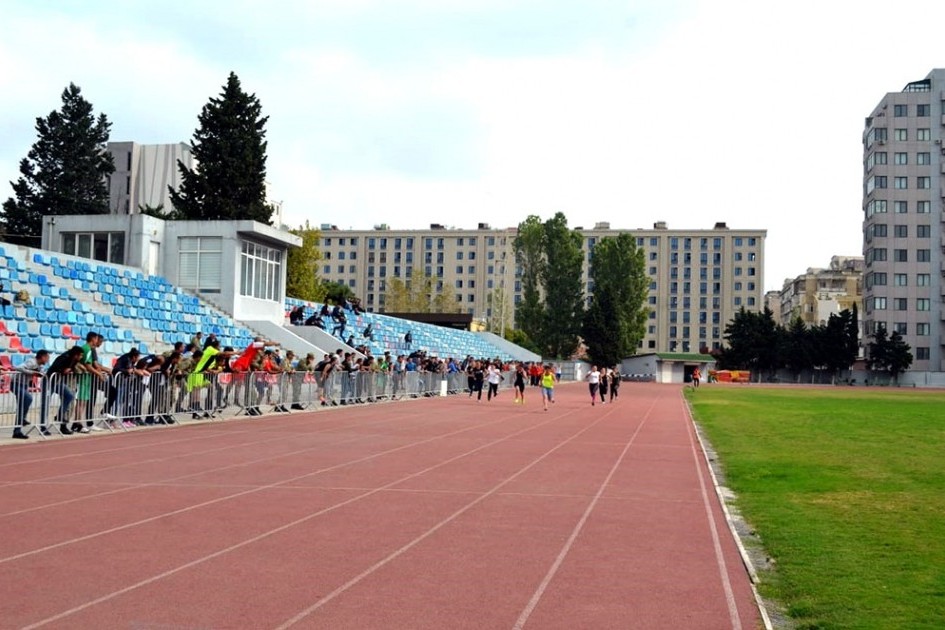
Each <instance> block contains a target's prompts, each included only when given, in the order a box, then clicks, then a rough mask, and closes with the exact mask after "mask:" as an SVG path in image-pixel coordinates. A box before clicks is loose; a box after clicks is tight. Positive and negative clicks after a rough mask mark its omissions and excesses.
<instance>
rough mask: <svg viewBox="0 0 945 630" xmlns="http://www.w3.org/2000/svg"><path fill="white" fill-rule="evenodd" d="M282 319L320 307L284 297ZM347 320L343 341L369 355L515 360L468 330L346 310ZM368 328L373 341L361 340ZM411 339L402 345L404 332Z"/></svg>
mask: <svg viewBox="0 0 945 630" xmlns="http://www.w3.org/2000/svg"><path fill="white" fill-rule="evenodd" d="M285 304H286V317H288V313H289V311H290V310H291V309H292V308H294V307H296V306H301V307H303V309H304V312H305V317H306V318H308V317H309V316H311V315H312V314H313V313H317V312H318V311H319V310H320V309H321V307H322V304H320V303H317V302H306V301H303V300H298V299H295V298H286V300H285ZM345 314H346V315H347V317H348V321H347V327H346V329H345V334H344V339H347V338H348V335H354V344H355V345H356V346H359V345H364V346H367V347H368V349H369V350H370V351H371V354H373V355H376V356H379V355H382V354H384V353H385V352H390V353H391V354H392V355H394V356H397V355H400V354H410V353H411V352H413V351H414V350H424V351H426V353H427V354H429V355H433V356H437V357H441V358H446V357H454V358H457V359H462V358H464V357H466V356H473V357H477V358H484V357H489V358H499V359H502V360H504V361H509V360H513V359H516V358H517V357H513V356H511V355H509V354H508V353H507V352H504V351H502V350H500V349H499V348H497V347H496V346H494V345H492V344H491V343H488V342H487V341H485V340H484V339H482V338H481V337H480V336H479V335H477V334H475V333H473V332H470V331H468V330H457V329H454V328H444V327H442V326H434V325H433V324H425V323H422V322H413V321H408V320H405V319H400V318H397V317H391V316H389V315H383V314H381V313H360V314H357V315H355V314H354V312H353V311H350V310H346V311H345ZM368 325H371V328H372V336H373V338H374V339H373V340H371V339H367V338H365V337H364V335H363V333H364V330H365V329H366V328H367V327H368ZM325 326H326V328H327V331H328V332H329V333H330V332H331V331H332V328H333V327H334V322H333V321H332V320H331V318H327V320H326V321H325ZM408 330H409V331H410V335H411V337H412V338H413V342H412V343H411V344H410V346H409V347H408V346H407V344H406V343H404V335H406V334H407V331H408Z"/></svg>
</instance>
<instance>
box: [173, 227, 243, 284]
mask: <svg viewBox="0 0 945 630" xmlns="http://www.w3.org/2000/svg"><path fill="white" fill-rule="evenodd" d="M243 246H244V247H245V246H246V243H244V244H243ZM178 251H179V252H180V253H179V256H180V258H179V263H178V268H177V284H179V285H180V286H181V287H183V288H185V289H193V290H195V291H197V292H201V293H219V292H220V286H221V282H220V276H221V274H222V272H223V239H222V238H220V237H219V236H185V237H181V239H180V240H179V241H178Z"/></svg>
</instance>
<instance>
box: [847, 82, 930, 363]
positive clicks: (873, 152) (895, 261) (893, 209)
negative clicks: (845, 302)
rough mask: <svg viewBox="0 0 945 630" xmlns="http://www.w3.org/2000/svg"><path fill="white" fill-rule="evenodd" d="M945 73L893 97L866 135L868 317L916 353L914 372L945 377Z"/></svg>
mask: <svg viewBox="0 0 945 630" xmlns="http://www.w3.org/2000/svg"><path fill="white" fill-rule="evenodd" d="M943 140H945V70H943V69H936V70H933V71H932V72H931V73H929V75H928V76H927V77H926V78H925V79H923V80H921V81H914V82H912V83H909V84H908V85H906V87H905V88H903V90H902V91H901V92H890V93H888V94H886V96H885V97H883V99H882V100H881V101H880V102H879V104H878V105H877V106H876V108H875V109H874V110H873V111H872V113H870V115H869V116H868V117H867V118H866V125H865V128H864V130H863V212H864V217H863V256H864V258H865V263H866V270H865V283H864V307H865V308H864V314H863V320H864V324H865V331H866V334H867V335H871V334H873V333H874V332H875V331H876V329H877V328H878V327H879V326H883V327H885V328H886V330H887V331H889V332H892V331H897V332H899V333H900V334H902V336H903V338H904V339H905V341H906V342H907V343H908V344H909V345H910V346H912V354H913V358H914V360H913V364H912V368H911V369H912V370H914V371H933V372H939V371H943V370H945V360H943V355H942V349H943V348H942V344H943V342H945V339H943V336H942V332H943V319H945V311H943V310H942V296H943V291H945V284H943V282H942V277H943V274H945V261H943V247H945V236H943V235H945V232H943V229H942V226H943V223H942V221H943V219H945V215H943V208H942V205H943V198H945V179H943V177H942V175H943V173H945V159H943Z"/></svg>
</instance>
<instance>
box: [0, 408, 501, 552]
mask: <svg viewBox="0 0 945 630" xmlns="http://www.w3.org/2000/svg"><path fill="white" fill-rule="evenodd" d="M504 421H505V419H501V420H495V421H493V422H489V423H484V424H477V425H473V426H471V427H467V428H465V429H460V430H459V431H452V432H450V433H446V434H443V435H440V436H436V437H432V438H427V439H425V440H421V441H419V442H411V443H410V444H405V445H403V446H398V447H395V448H392V449H388V450H386V451H381V452H379V453H375V454H373V455H367V456H365V457H361V458H358V459H355V460H352V461H348V462H344V463H341V464H335V465H334V466H329V467H327V468H320V469H318V470H315V471H312V472H309V473H305V474H304V475H297V476H295V477H291V478H289V479H284V480H282V481H276V482H273V483H268V484H266V485H263V486H258V487H256V488H251V489H249V490H244V491H242V492H236V493H233V494H228V495H224V496H222V497H217V498H216V499H210V500H208V501H202V502H200V503H195V504H193V505H189V506H187V507H183V508H180V509H177V510H172V511H170V512H163V513H161V514H157V515H155V516H150V517H148V518H143V519H139V520H137V521H133V522H131V523H125V524H124V525H117V526H115V527H112V528H109V529H105V530H99V531H97V532H94V533H92V534H86V535H85V536H78V537H76V538H70V539H69V540H63V541H60V542H58V543H53V544H51V545H47V546H45V547H39V548H37V549H31V550H30V551H24V552H22V553H19V554H16V555H13V556H7V557H5V558H0V564H6V563H8V562H12V561H14V560H20V559H22V558H27V557H29V556H34V555H37V554H40V553H44V552H46V551H51V550H53V549H59V548H60V547H66V546H68V545H73V544H76V543H80V542H84V541H86V540H92V539H93V538H98V537H100V536H107V535H109V534H114V533H115V532H120V531H123V530H126V529H130V528H132V527H138V526H139V525H145V524H147V523H153V522H154V521H159V520H161V519H164V518H168V517H170V516H176V515H178V514H185V513H187V512H191V511H193V510H197V509H199V508H203V507H207V506H208V505H215V504H217V503H223V502H224V501H229V500H230V499H237V498H239V497H243V496H247V495H250V494H255V493H257V492H262V491H263V490H269V489H272V488H278V487H279V486H281V485H283V484H288V483H292V482H295V481H299V480H301V479H306V478H308V477H312V476H315V475H320V474H322V473H326V472H331V471H333V470H338V469H339V468H344V467H346V466H353V465H354V464H360V463H363V462H366V461H370V460H372V459H376V458H378V457H382V456H384V455H388V454H390V453H396V452H397V451H401V450H404V449H408V448H413V447H415V446H420V445H421V444H426V443H428V442H433V441H436V440H439V439H443V438H446V437H450V436H452V435H456V434H459V433H466V432H467V431H473V430H475V429H479V428H482V427H484V426H490V425H493V424H498V423H500V422H504ZM238 465H239V464H237V466H238ZM201 474H203V473H201Z"/></svg>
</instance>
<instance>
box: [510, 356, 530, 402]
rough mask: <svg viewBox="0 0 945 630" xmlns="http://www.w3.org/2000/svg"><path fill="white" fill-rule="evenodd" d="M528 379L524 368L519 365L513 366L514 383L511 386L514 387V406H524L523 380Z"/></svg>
mask: <svg viewBox="0 0 945 630" xmlns="http://www.w3.org/2000/svg"><path fill="white" fill-rule="evenodd" d="M527 377H528V373H527V372H526V371H525V366H524V365H522V364H521V363H519V364H518V365H516V366H515V381H513V383H512V385H513V386H514V387H515V404H517V405H524V404H525V379H526V378H527Z"/></svg>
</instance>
